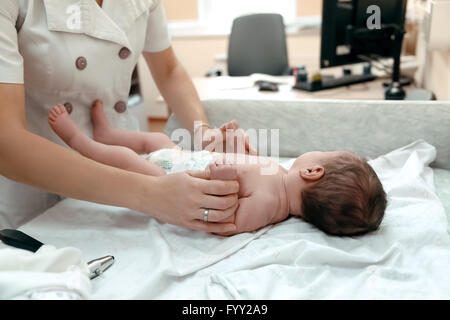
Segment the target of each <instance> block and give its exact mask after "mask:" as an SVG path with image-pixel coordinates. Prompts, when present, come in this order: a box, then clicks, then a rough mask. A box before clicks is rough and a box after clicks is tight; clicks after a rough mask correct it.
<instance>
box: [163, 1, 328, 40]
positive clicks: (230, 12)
mask: <svg viewBox="0 0 450 320" xmlns="http://www.w3.org/2000/svg"><path fill="white" fill-rule="evenodd" d="M197 1H198V2H197V4H198V20H193V21H171V22H170V23H169V30H170V32H171V34H172V35H201V34H204V35H211V34H215V35H217V34H229V33H230V31H231V26H232V23H233V20H234V19H235V18H237V17H239V16H241V15H245V14H253V13H279V14H281V15H282V16H283V18H284V23H285V24H286V25H287V26H288V27H297V28H298V27H300V26H301V24H304V23H305V22H306V23H307V24H310V23H311V20H308V18H309V17H303V18H302V23H299V18H298V15H297V14H298V10H297V2H298V0H197ZM314 1H318V0H314ZM305 18H306V19H305ZM313 18H314V19H313V20H314V21H313V24H317V23H318V24H319V25H320V17H313Z"/></svg>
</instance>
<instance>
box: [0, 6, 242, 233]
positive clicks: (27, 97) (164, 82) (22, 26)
mask: <svg viewBox="0 0 450 320" xmlns="http://www.w3.org/2000/svg"><path fill="white" fill-rule="evenodd" d="M141 53H143V54H144V57H145V59H146V61H147V64H148V66H149V68H150V70H151V73H152V75H153V78H154V80H155V82H156V84H157V86H158V88H159V90H160V91H161V93H162V95H163V96H164V98H165V99H166V101H167V103H168V105H169V106H170V108H171V109H172V110H174V112H175V113H176V114H177V117H178V119H180V120H181V123H182V124H183V126H185V127H186V128H189V129H190V130H191V131H194V128H193V123H194V121H196V120H200V121H203V124H202V125H201V126H200V127H198V128H201V129H204V130H203V131H206V132H207V133H208V134H211V131H208V128H209V126H208V125H207V119H206V116H205V112H204V110H203V108H202V105H201V103H200V100H199V98H198V95H197V93H196V91H195V89H194V86H193V84H192V81H191V80H190V79H189V77H188V75H187V73H186V71H185V70H184V68H183V67H182V66H181V65H180V63H179V62H178V60H177V59H176V57H175V55H174V53H173V50H172V47H171V44H170V39H169V36H168V31H167V21H166V17H165V13H164V9H163V6H162V4H161V2H160V1H159V0H127V1H121V0H120V1H117V0H103V1H101V0H97V1H94V0H2V1H1V2H0V229H1V228H8V227H13V228H14V227H17V226H19V225H21V224H23V223H24V222H26V221H28V220H30V219H32V218H33V217H35V216H36V215H38V214H39V213H42V212H43V211H44V210H45V209H47V208H49V207H50V206H52V205H54V204H55V203H57V202H58V201H60V200H61V196H63V197H71V198H75V199H81V200H86V201H91V202H97V203H101V204H108V205H113V206H121V207H127V208H130V209H132V210H136V211H140V212H144V213H147V214H149V215H150V216H152V217H154V218H157V219H159V220H160V221H162V222H167V223H171V224H175V225H179V226H183V227H187V228H191V229H196V230H203V231H207V232H228V231H232V230H234V228H235V226H234V224H222V223H217V222H218V221H220V220H222V219H224V218H226V217H228V216H230V215H232V214H233V213H234V211H235V209H236V207H237V205H238V203H237V195H236V193H237V192H238V189H239V185H238V182H237V181H227V182H225V181H210V180H207V177H204V176H203V174H202V173H180V174H173V175H167V176H164V177H158V178H157V177H150V176H145V175H140V174H136V173H132V172H127V171H123V170H120V169H116V168H112V167H109V166H106V165H103V164H100V163H97V162H94V161H92V160H89V159H87V158H85V157H83V156H81V155H80V154H78V153H76V152H74V151H72V150H70V149H68V148H66V147H64V146H63V142H62V141H61V140H60V139H59V138H58V137H57V136H56V135H55V134H54V133H53V132H52V130H51V129H50V126H49V125H48V123H47V113H48V110H49V109H50V108H51V107H52V106H54V105H55V104H58V103H62V104H64V105H65V107H66V109H67V110H68V111H69V112H70V114H71V118H72V119H73V120H74V121H75V122H76V123H77V125H78V126H80V127H81V128H82V129H83V130H84V131H85V132H86V133H87V134H88V135H90V136H92V124H91V120H90V108H91V106H92V104H93V102H94V101H95V100H96V99H99V100H101V101H102V103H103V104H104V110H105V114H106V116H107V118H108V120H109V121H110V122H111V123H112V124H113V125H115V126H116V127H119V128H124V129H133V128H136V126H135V124H134V122H133V120H132V118H131V117H130V116H129V114H128V111H127V103H126V101H127V98H128V93H129V90H130V86H131V75H132V71H133V69H134V67H135V65H136V63H137V61H138V58H139V56H140V55H141ZM196 129H197V128H196ZM216 130H217V129H216ZM205 209H209V214H208V221H207V222H204V220H203V219H204V212H205Z"/></svg>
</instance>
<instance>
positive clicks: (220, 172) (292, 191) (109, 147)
mask: <svg viewBox="0 0 450 320" xmlns="http://www.w3.org/2000/svg"><path fill="white" fill-rule="evenodd" d="M91 115H92V120H93V124H94V140H92V139H90V138H89V137H87V136H86V135H85V134H84V133H82V132H81V130H79V129H78V128H77V127H76V126H75V124H74V123H73V122H72V120H71V119H70V117H69V114H68V113H67V111H66V109H65V108H64V106H63V105H57V106H55V107H53V108H52V109H51V110H50V112H49V124H50V125H51V127H52V128H53V130H54V131H55V133H56V134H58V136H59V137H60V138H61V139H63V140H64V142H66V143H67V144H68V145H69V146H70V147H72V148H73V149H75V150H76V151H78V152H80V153H81V154H83V155H84V156H86V157H88V158H90V159H92V160H95V161H98V162H101V163H104V164H107V165H110V166H114V167H117V168H121V169H124V170H128V171H133V172H137V173H143V174H147V175H165V172H164V170H163V169H161V168H160V167H159V166H157V165H156V164H153V163H151V162H150V161H147V160H144V158H142V157H140V156H139V155H138V153H140V152H143V153H150V152H153V151H156V150H159V149H162V148H174V147H176V145H175V144H174V143H173V142H172V141H170V139H169V138H168V137H167V136H164V135H158V134H156V135H154V134H151V133H143V132H127V131H122V130H117V129H113V128H111V127H110V126H109V124H108V122H107V120H106V117H105V116H104V114H103V109H102V104H101V103H100V102H96V104H95V106H94V107H93V109H92V112H91ZM116 139H117V141H118V144H120V146H117V145H114V144H115V141H116ZM339 154H340V152H310V153H306V154H304V155H302V156H300V157H299V158H298V159H297V160H296V161H295V163H294V165H293V166H292V168H291V169H290V170H289V171H287V170H285V169H284V168H283V167H281V166H279V165H278V164H275V163H274V162H272V161H271V160H270V159H268V158H263V157H254V156H249V155H237V154H223V153H214V157H215V161H213V162H212V163H211V164H210V165H209V166H208V168H207V169H206V170H205V176H208V177H209V178H210V179H218V180H225V181H227V180H229V181H233V180H237V181H239V185H240V188H239V192H238V199H239V200H238V207H237V209H236V211H235V212H234V214H233V215H232V216H229V217H228V218H225V219H222V220H219V222H221V223H233V224H235V225H236V230H233V231H229V232H216V233H218V234H220V235H224V236H228V235H234V234H237V233H242V232H250V231H255V230H258V229H260V228H262V227H265V226H267V225H270V224H275V223H278V222H281V221H283V220H285V219H286V218H287V217H288V216H289V214H292V215H298V216H301V203H300V195H301V192H302V190H303V189H304V188H306V187H308V186H309V185H310V184H311V183H314V182H316V181H317V180H319V179H320V178H321V177H322V176H323V175H324V168H323V167H322V166H321V165H320V163H322V162H323V161H324V160H326V159H330V158H333V157H336V156H339ZM268 167H272V168H273V167H275V169H276V170H275V171H273V172H271V173H270V174H263V170H262V169H264V168H266V169H267V168H268ZM213 214H214V213H213Z"/></svg>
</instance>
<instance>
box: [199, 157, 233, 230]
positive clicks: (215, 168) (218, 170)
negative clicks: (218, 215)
mask: <svg viewBox="0 0 450 320" xmlns="http://www.w3.org/2000/svg"><path fill="white" fill-rule="evenodd" d="M206 170H208V171H209V172H210V174H209V178H210V179H211V180H236V179H237V178H238V174H237V170H236V167H235V166H233V165H231V164H224V163H222V161H220V160H216V161H214V162H211V163H210V164H209V166H208V168H207V169H206ZM234 221H235V214H233V215H232V216H230V217H228V218H226V219H224V220H221V221H220V222H234Z"/></svg>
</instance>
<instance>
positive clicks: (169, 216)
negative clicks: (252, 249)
mask: <svg viewBox="0 0 450 320" xmlns="http://www.w3.org/2000/svg"><path fill="white" fill-rule="evenodd" d="M155 179H157V180H154V181H148V183H146V185H145V186H144V187H143V189H142V190H143V192H144V193H143V194H141V195H140V198H141V200H138V201H139V203H140V205H139V208H138V210H139V211H141V212H145V213H148V214H150V215H151V216H152V217H154V218H156V219H158V220H159V221H161V222H165V223H170V224H174V225H178V226H181V227H185V228H189V229H194V230H201V231H205V232H211V233H224V232H232V231H235V230H236V226H235V225H234V224H233V223H224V222H222V223H221V222H219V221H221V220H224V219H226V218H228V217H231V216H232V215H233V214H234V213H235V211H236V209H237V207H238V203H239V202H238V195H237V193H238V191H239V183H238V182H237V181H222V180H209V176H208V173H207V172H206V171H190V172H181V173H175V174H169V175H166V176H162V177H158V178H155ZM205 208H208V209H209V215H208V222H204V221H203V215H204V209H205Z"/></svg>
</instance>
